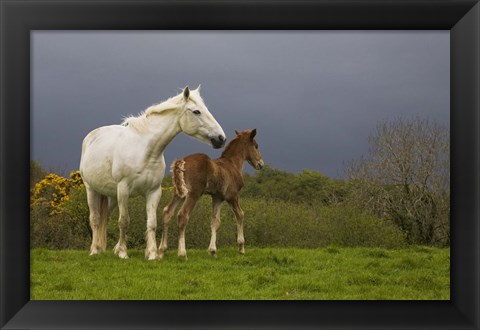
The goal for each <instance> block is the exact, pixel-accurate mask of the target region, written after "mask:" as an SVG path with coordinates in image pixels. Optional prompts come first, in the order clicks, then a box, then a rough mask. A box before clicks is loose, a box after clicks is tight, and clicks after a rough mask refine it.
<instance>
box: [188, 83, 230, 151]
mask: <svg viewBox="0 0 480 330" xmlns="http://www.w3.org/2000/svg"><path fill="white" fill-rule="evenodd" d="M182 95H183V102H184V106H183V114H182V116H181V118H180V127H181V129H182V131H183V132H184V133H185V134H188V135H190V136H192V137H194V138H196V139H199V140H200V141H203V142H205V143H208V144H211V145H212V146H213V147H214V148H215V149H218V148H221V147H223V146H224V145H225V140H226V138H225V133H224V132H223V129H222V127H221V126H220V125H219V124H218V122H217V121H216V120H215V118H214V117H213V116H212V114H211V113H210V111H208V109H207V106H206V105H205V103H203V100H202V97H201V96H200V86H198V88H197V89H195V90H192V91H190V89H189V88H188V86H187V87H185V89H184V90H183V93H182Z"/></svg>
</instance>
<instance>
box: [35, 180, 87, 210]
mask: <svg viewBox="0 0 480 330" xmlns="http://www.w3.org/2000/svg"><path fill="white" fill-rule="evenodd" d="M80 187H83V181H82V177H81V175H80V171H72V172H70V178H66V177H63V176H60V175H57V174H55V173H50V174H48V175H47V176H45V178H43V179H42V180H41V181H40V182H38V183H37V184H36V185H35V186H34V187H33V189H32V191H31V199H30V204H31V205H32V206H33V205H39V204H47V205H49V206H50V209H51V211H50V215H53V214H59V213H62V211H63V210H62V205H63V203H65V202H66V201H68V200H69V199H70V191H71V190H72V189H78V188H80Z"/></svg>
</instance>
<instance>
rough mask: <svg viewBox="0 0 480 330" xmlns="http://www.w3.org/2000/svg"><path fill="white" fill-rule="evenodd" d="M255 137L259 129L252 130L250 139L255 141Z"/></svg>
mask: <svg viewBox="0 0 480 330" xmlns="http://www.w3.org/2000/svg"><path fill="white" fill-rule="evenodd" d="M255 135H257V129H256V128H254V129H252V131H251V132H250V139H252V140H253V138H254V137H255Z"/></svg>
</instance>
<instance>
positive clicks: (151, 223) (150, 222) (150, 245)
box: [145, 187, 162, 260]
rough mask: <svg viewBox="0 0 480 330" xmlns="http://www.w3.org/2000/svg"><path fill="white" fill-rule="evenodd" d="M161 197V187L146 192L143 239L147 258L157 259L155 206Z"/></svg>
mask: <svg viewBox="0 0 480 330" xmlns="http://www.w3.org/2000/svg"><path fill="white" fill-rule="evenodd" d="M160 197H162V187H159V188H158V189H157V190H154V191H152V192H150V193H149V194H147V196H146V200H147V205H146V207H147V230H146V232H145V240H146V241H147V247H146V248H145V258H146V259H148V260H155V259H157V240H156V238H155V233H156V231H157V207H158V203H159V202H160Z"/></svg>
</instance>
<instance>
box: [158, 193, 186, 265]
mask: <svg viewBox="0 0 480 330" xmlns="http://www.w3.org/2000/svg"><path fill="white" fill-rule="evenodd" d="M182 199H183V198H181V197H179V196H178V195H177V194H175V193H174V194H173V199H172V201H171V202H170V203H169V204H168V205H167V206H165V207H164V209H163V231H162V240H161V241H160V246H159V247H158V257H159V258H160V259H161V258H163V256H164V254H165V251H166V250H167V246H168V224H169V223H170V220H172V217H173V214H174V213H175V210H176V209H177V206H178V204H179V203H180V202H181V201H182Z"/></svg>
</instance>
